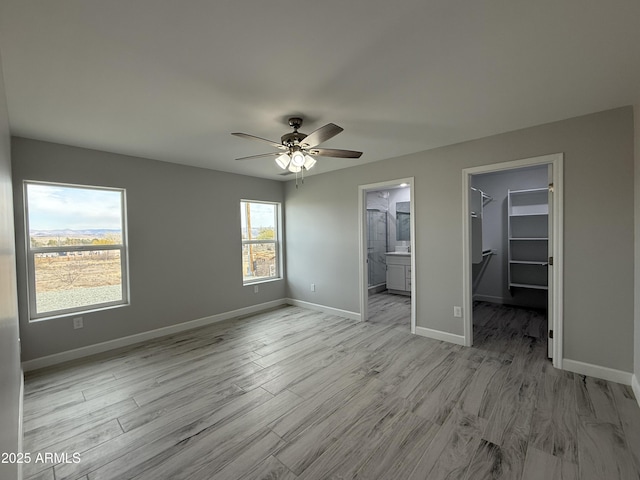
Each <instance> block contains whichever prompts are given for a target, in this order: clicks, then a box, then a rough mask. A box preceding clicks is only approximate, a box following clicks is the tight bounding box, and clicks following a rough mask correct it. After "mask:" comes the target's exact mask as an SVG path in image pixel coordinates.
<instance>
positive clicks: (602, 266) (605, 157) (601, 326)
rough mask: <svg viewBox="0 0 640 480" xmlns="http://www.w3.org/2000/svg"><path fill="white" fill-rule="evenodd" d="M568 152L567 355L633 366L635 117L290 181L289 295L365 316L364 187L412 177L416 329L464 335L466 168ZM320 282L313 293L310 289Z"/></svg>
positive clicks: (621, 114) (560, 125)
mask: <svg viewBox="0 0 640 480" xmlns="http://www.w3.org/2000/svg"><path fill="white" fill-rule="evenodd" d="M557 152H564V154H565V157H564V158H565V170H564V174H565V184H564V187H565V198H564V200H565V217H564V227H565V237H564V240H565V255H564V257H565V258H564V262H565V263H564V272H565V289H564V333H565V344H564V355H565V358H569V359H572V360H578V361H582V362H587V363H591V364H595V365H601V366H605V367H609V368H614V369H619V370H623V371H627V372H630V371H632V369H633V303H634V299H633V292H634V290H633V273H634V271H633V269H634V267H633V261H631V259H632V258H633V251H634V250H633V248H634V246H633V242H634V225H633V215H634V211H633V193H634V184H633V110H632V108H631V107H624V108H619V109H615V110H609V111H606V112H600V113H597V114H592V115H587V116H583V117H578V118H573V119H568V120H564V121H560V122H554V123H550V124H546V125H540V126H537V127H533V128H527V129H523V130H518V131H514V132H509V133H505V134H501V135H496V136H492V137H487V138H483V139H479V140H474V141H470V142H465V143H461V144H458V145H452V146H448V147H443V148H438V149H434V150H429V151H425V152H419V153H416V154H412V155H407V156H404V157H399V158H394V159H390V160H385V161H381V162H376V163H373V164H368V165H364V166H358V167H353V168H350V169H345V170H340V171H338V172H330V173H327V174H323V175H318V176H309V177H308V178H307V179H305V183H304V185H303V186H302V187H300V188H299V189H298V190H296V188H295V185H294V184H293V183H292V182H287V185H286V190H285V202H286V217H287V235H286V238H287V245H288V248H287V260H288V272H287V273H288V295H289V296H290V297H292V298H295V299H299V300H303V301H308V302H313V303H318V304H321V305H326V306H330V307H334V308H340V309H344V310H348V311H353V312H357V311H358V310H359V287H358V285H359V278H358V262H359V260H358V255H359V253H358V211H357V210H358V208H357V205H358V185H363V184H369V183H376V182H382V181H387V180H392V179H399V178H404V177H410V176H413V177H415V192H414V195H415V202H416V205H415V218H414V222H415V228H416V244H415V245H414V246H413V252H414V255H415V258H416V288H417V298H416V303H417V305H416V307H417V308H416V315H417V325H418V326H421V327H427V328H432V329H435V330H440V331H444V332H450V333H453V334H458V335H462V334H463V320H462V319H459V318H455V317H453V308H452V307H453V306H454V305H462V192H461V188H462V173H461V171H462V169H463V168H466V167H473V166H478V165H487V164H493V163H497V162H502V161H510V160H515V159H519V158H528V157H534V156H539V155H544V154H550V153H557ZM310 283H315V284H316V287H317V288H316V292H310V291H309V284H310Z"/></svg>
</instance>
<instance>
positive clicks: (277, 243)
mask: <svg viewBox="0 0 640 480" xmlns="http://www.w3.org/2000/svg"><path fill="white" fill-rule="evenodd" d="M245 203H249V204H251V203H256V204H263V205H274V206H275V208H276V211H275V222H276V225H275V229H274V230H275V236H276V238H275V239H274V240H245V239H244V238H242V229H243V228H244V226H245V225H243V224H242V209H243V204H245ZM281 238H282V203H281V202H273V201H268V200H249V199H246V198H241V199H240V240H241V245H240V254H241V255H240V263H241V266H242V263H243V258H244V255H243V249H244V246H245V245H273V246H274V250H275V252H276V262H275V263H276V274H275V275H274V276H271V277H260V278H256V279H254V280H245V276H244V271H243V272H242V285H243V286H246V285H256V284H259V283H266V282H273V281H276V280H282V278H283V277H282V240H281Z"/></svg>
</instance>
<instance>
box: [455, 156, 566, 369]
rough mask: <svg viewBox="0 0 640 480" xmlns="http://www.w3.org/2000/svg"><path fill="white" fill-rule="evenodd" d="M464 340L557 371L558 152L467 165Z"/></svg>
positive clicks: (559, 351)
mask: <svg viewBox="0 0 640 480" xmlns="http://www.w3.org/2000/svg"><path fill="white" fill-rule="evenodd" d="M463 184H464V202H463V203H464V209H465V212H464V215H465V217H464V219H465V221H464V222H463V223H464V227H463V229H464V233H465V235H464V239H465V242H464V253H465V258H464V265H465V273H464V277H465V287H466V288H465V292H464V298H465V311H466V314H465V315H464V317H465V344H467V345H476V346H483V345H485V346H487V345H497V346H499V347H500V348H502V349H505V351H508V350H509V349H518V348H522V347H523V346H524V345H525V343H527V342H529V344H530V345H529V344H527V345H528V347H531V345H535V348H536V349H538V350H540V355H544V356H547V357H549V358H552V359H553V364H554V366H556V367H558V368H561V358H562V340H561V339H562V315H561V305H560V303H561V298H562V296H561V288H562V283H561V280H562V276H561V275H562V272H561V267H562V242H561V236H562V219H561V216H562V195H561V189H562V155H561V154H556V155H548V156H544V157H536V158H531V159H525V160H519V161H515V162H506V163H501V164H495V165H489V166H483V167H476V168H472V169H465V170H464V172H463Z"/></svg>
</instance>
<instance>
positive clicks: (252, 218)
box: [240, 200, 280, 285]
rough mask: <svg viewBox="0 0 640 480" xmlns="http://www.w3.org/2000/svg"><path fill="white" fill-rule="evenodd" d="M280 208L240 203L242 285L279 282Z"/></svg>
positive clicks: (254, 203) (243, 201) (276, 205)
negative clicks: (275, 280)
mask: <svg viewBox="0 0 640 480" xmlns="http://www.w3.org/2000/svg"><path fill="white" fill-rule="evenodd" d="M279 220H280V204H279V203H270V202H254V201H249V200H242V201H241V202H240V221H241V226H242V282H243V283H244V284H245V285H246V284H247V283H255V282H261V281H265V280H273V279H276V278H280V240H279V237H280V232H279V228H280V227H279V225H280V221H279Z"/></svg>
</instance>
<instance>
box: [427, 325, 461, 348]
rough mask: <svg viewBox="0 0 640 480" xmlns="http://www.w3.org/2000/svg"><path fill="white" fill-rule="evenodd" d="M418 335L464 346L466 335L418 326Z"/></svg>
mask: <svg viewBox="0 0 640 480" xmlns="http://www.w3.org/2000/svg"><path fill="white" fill-rule="evenodd" d="M416 335H420V336H421V337H428V338H433V339H435V340H442V341H443V342H449V343H455V344H456V345H463V346H464V336H463V335H456V334H455V333H449V332H442V331H440V330H432V329H431V328H424V327H416Z"/></svg>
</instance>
